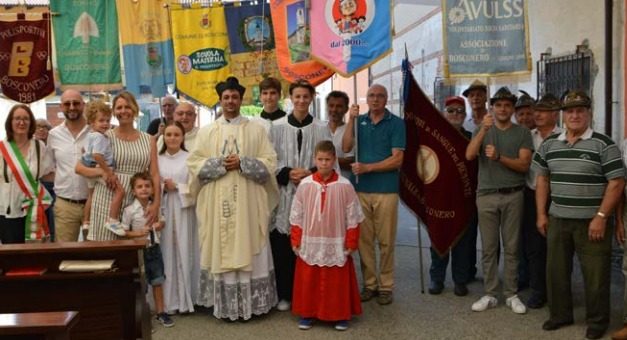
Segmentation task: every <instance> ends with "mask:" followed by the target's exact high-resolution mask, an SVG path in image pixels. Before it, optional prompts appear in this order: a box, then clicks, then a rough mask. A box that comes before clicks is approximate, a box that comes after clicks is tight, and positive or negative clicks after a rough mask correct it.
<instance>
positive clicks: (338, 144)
mask: <svg viewBox="0 0 627 340" xmlns="http://www.w3.org/2000/svg"><path fill="white" fill-rule="evenodd" d="M327 124H328V123H327ZM327 126H328V125H327ZM346 126H347V125H346V124H342V125H340V126H338V127H337V128H336V129H335V132H333V131H331V128H329V131H330V132H331V137H333V146H335V155H336V156H337V158H349V157H353V150H351V151H349V152H344V151H342V138H344V131H346ZM340 173H341V174H342V177H345V178H350V176H351V172H350V171H348V170H343V169H341V170H340Z"/></svg>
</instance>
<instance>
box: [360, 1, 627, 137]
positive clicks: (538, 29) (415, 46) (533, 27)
mask: <svg viewBox="0 0 627 340" xmlns="http://www.w3.org/2000/svg"><path fill="white" fill-rule="evenodd" d="M527 4H528V10H529V13H528V20H529V31H530V49H531V56H532V71H531V73H530V74H529V75H525V76H516V77H498V78H496V77H495V78H490V79H483V80H484V81H488V82H489V84H490V85H491V86H490V87H491V91H492V93H493V92H494V91H495V90H496V89H497V88H498V87H500V86H509V87H510V88H511V89H512V90H513V91H514V90H518V89H521V90H525V91H527V92H529V93H530V94H531V95H533V96H535V95H536V81H537V79H536V78H537V77H536V72H537V69H536V62H537V61H538V59H539V58H540V54H541V53H543V52H545V51H546V50H547V48H548V47H551V49H552V55H553V56H557V55H565V54H571V53H573V52H574V51H575V48H576V45H578V44H581V43H582V41H584V39H587V40H588V42H589V47H590V50H591V51H592V53H593V56H594V65H595V69H596V74H595V75H594V76H593V85H592V97H593V102H594V104H593V105H594V107H593V108H594V116H595V118H594V120H595V129H596V130H597V131H601V132H603V131H605V118H604V117H605V112H604V110H605V106H604V100H605V90H604V82H605V79H604V78H605V55H604V53H605V26H604V21H605V12H604V1H601V0H595V1H590V0H551V1H531V0H527ZM624 6H625V4H624V1H621V0H614V10H613V13H614V49H613V57H614V67H613V69H614V71H613V74H614V80H613V81H614V85H613V88H614V91H613V92H614V95H613V102H614V105H613V115H612V116H613V131H612V136H613V137H614V139H615V140H617V141H618V140H621V139H622V138H623V136H624V131H623V130H624V129H623V126H624V125H625V119H624V113H623V108H624V99H625V98H624V95H623V92H624V91H623V90H624V80H623V70H624V66H625V65H623V64H624V53H623V51H624V46H623V45H624V25H625V24H624V21H625V18H624ZM394 22H395V26H396V37H395V38H394V52H393V53H392V55H390V56H389V57H387V58H385V59H383V60H381V61H380V62H378V63H377V64H375V65H373V66H372V67H371V74H372V81H373V82H376V83H381V84H382V85H384V86H386V87H387V88H388V89H389V90H390V92H391V96H390V108H392V109H393V110H395V109H398V105H397V102H398V99H399V97H398V89H399V88H400V83H401V79H402V76H401V72H400V64H401V60H402V58H403V57H404V53H405V52H404V50H405V44H407V49H408V53H409V58H410V60H412V61H413V62H414V63H413V64H414V71H413V73H414V76H415V77H416V80H417V81H418V83H419V84H420V86H421V87H422V88H423V90H424V91H425V92H426V94H427V95H429V96H433V84H434V80H435V78H436V77H437V76H442V71H443V70H442V57H441V54H442V48H443V46H442V16H441V12H439V7H438V6H428V5H411V4H408V1H405V2H402V4H399V5H397V6H395V8H394ZM423 50H424V55H425V57H426V58H425V60H422V59H421V58H422V55H423ZM438 55H440V56H438ZM390 70H391V71H390ZM473 80H474V79H472V78H467V79H455V80H453V82H454V83H456V85H457V86H458V89H459V90H460V92H461V89H463V88H465V87H466V86H467V85H468V84H469V83H470V82H472V81H473ZM558 95H559V94H558Z"/></svg>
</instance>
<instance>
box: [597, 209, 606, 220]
mask: <svg viewBox="0 0 627 340" xmlns="http://www.w3.org/2000/svg"><path fill="white" fill-rule="evenodd" d="M597 216H599V217H600V218H602V219H606V218H607V215H605V214H604V213H602V212H600V211H597Z"/></svg>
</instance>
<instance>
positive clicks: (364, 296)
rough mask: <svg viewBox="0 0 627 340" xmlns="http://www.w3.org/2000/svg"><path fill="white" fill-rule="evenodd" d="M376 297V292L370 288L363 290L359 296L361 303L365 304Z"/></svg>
mask: <svg viewBox="0 0 627 340" xmlns="http://www.w3.org/2000/svg"><path fill="white" fill-rule="evenodd" d="M375 296H377V291H376V290H372V289H370V288H364V289H362V291H361V294H360V295H359V298H360V300H361V302H366V301H370V300H372V298H373V297H375Z"/></svg>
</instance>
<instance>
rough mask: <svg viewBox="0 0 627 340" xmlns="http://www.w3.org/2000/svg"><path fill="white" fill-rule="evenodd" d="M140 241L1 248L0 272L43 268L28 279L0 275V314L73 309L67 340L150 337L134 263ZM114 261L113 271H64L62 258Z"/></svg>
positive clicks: (142, 288) (142, 284)
mask: <svg viewBox="0 0 627 340" xmlns="http://www.w3.org/2000/svg"><path fill="white" fill-rule="evenodd" d="M145 242H146V241H145V240H119V241H107V242H60V243H39V244H19V245H16V244H9V245H0V270H2V271H3V272H4V273H6V272H7V271H10V270H12V269H19V268H29V267H44V268H45V269H46V271H45V273H43V274H42V275H31V276H7V275H0V301H2V303H0V313H28V312H48V311H64V310H75V311H78V312H79V313H80V320H79V321H78V323H77V325H76V326H75V327H73V328H72V330H71V338H72V339H90V340H92V339H136V338H142V339H150V338H151V330H150V314H149V310H148V308H147V304H146V300H145V291H146V290H145V287H146V286H145V281H144V279H143V274H142V273H141V270H140V267H139V264H140V263H141V262H140V258H141V256H142V250H143V249H144V246H145ZM106 259H115V264H114V266H115V268H116V269H115V270H114V271H105V272H83V273H68V272H60V271H59V263H61V261H63V260H106Z"/></svg>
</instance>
